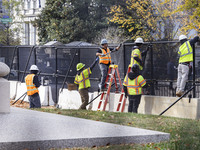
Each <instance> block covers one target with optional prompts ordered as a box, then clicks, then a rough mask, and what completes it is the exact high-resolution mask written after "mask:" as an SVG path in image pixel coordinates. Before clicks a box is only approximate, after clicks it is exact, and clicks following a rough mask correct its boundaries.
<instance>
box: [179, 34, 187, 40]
mask: <svg viewBox="0 0 200 150" xmlns="http://www.w3.org/2000/svg"><path fill="white" fill-rule="evenodd" d="M183 39H187V36H186V35H183V34H182V35H180V36H179V41H181V40H183Z"/></svg>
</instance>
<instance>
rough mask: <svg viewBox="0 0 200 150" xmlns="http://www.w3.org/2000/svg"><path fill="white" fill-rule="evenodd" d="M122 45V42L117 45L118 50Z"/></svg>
mask: <svg viewBox="0 0 200 150" xmlns="http://www.w3.org/2000/svg"><path fill="white" fill-rule="evenodd" d="M121 46H122V43H120V44H119V45H118V46H117V48H116V50H117V51H118V50H119V49H120V47H121Z"/></svg>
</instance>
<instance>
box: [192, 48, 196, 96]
mask: <svg viewBox="0 0 200 150" xmlns="http://www.w3.org/2000/svg"><path fill="white" fill-rule="evenodd" d="M192 47H193V68H192V69H193V78H192V79H193V86H194V89H193V98H195V97H196V88H195V79H196V69H195V62H196V59H195V57H196V54H195V52H196V51H195V44H193V45H192Z"/></svg>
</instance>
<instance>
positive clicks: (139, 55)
mask: <svg viewBox="0 0 200 150" xmlns="http://www.w3.org/2000/svg"><path fill="white" fill-rule="evenodd" d="M135 50H138V51H140V50H139V49H134V50H133V51H132V53H131V63H130V66H131V67H132V66H133V64H138V65H139V68H140V70H142V69H143V67H142V66H140V63H138V62H137V61H136V60H135V59H134V57H138V58H139V59H140V60H142V55H141V52H140V53H139V54H135V53H134V51H135Z"/></svg>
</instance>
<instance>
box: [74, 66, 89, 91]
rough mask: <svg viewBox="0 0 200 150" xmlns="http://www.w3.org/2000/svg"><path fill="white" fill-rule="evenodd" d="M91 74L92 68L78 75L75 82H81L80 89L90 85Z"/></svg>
mask: <svg viewBox="0 0 200 150" xmlns="http://www.w3.org/2000/svg"><path fill="white" fill-rule="evenodd" d="M90 74H91V70H90V68H87V69H85V70H83V71H82V72H81V73H80V75H78V74H77V75H76V78H75V81H74V83H76V84H79V90H80V89H83V88H88V87H90V80H89V75H90Z"/></svg>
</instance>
